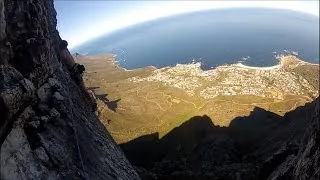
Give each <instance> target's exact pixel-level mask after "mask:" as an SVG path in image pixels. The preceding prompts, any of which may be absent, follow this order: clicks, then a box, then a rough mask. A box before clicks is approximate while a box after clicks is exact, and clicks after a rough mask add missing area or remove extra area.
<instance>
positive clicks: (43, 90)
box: [37, 83, 52, 103]
mask: <svg viewBox="0 0 320 180" xmlns="http://www.w3.org/2000/svg"><path fill="white" fill-rule="evenodd" d="M37 96H38V98H39V101H40V102H42V103H49V102H50V100H51V98H52V91H51V87H50V85H49V84H48V83H46V84H44V85H43V86H41V87H40V88H39V89H38V91H37Z"/></svg>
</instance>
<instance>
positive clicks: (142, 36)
mask: <svg viewBox="0 0 320 180" xmlns="http://www.w3.org/2000/svg"><path fill="white" fill-rule="evenodd" d="M286 50H287V51H295V52H298V53H299V55H298V57H299V58H301V59H304V60H307V61H308V62H312V63H319V17H316V16H312V15H308V14H304V13H299V12H294V11H287V10H274V9H261V8H259V9H256V8H241V9H239V8H237V9H222V10H211V11H204V12H196V13H189V14H183V15H178V16H172V17H167V18H163V19H158V20H154V21H150V22H146V23H142V24H138V25H135V26H131V27H128V28H125V29H122V30H119V31H116V32H113V33H111V34H107V35H105V36H102V37H100V38H97V39H94V40H91V41H88V42H86V43H85V44H83V45H81V46H78V47H76V48H74V49H72V52H73V53H76V52H77V53H80V54H88V55H95V54H105V53H114V54H116V55H117V57H116V59H117V60H118V61H119V64H120V65H121V66H122V67H125V68H127V69H134V68H139V67H145V66H149V65H152V66H156V67H164V66H172V65H175V64H177V63H190V62H191V61H192V60H193V59H195V60H196V61H200V62H202V68H203V69H210V68H212V67H216V66H218V65H224V64H231V63H236V62H238V61H239V60H245V61H244V62H243V63H244V64H247V65H252V66H270V65H275V64H277V63H278V60H276V58H275V57H274V56H275V54H282V53H284V51H286Z"/></svg>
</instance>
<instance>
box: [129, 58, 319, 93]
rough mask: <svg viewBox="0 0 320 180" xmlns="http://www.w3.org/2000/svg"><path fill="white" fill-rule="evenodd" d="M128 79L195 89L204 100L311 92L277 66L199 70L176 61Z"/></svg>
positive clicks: (234, 66) (295, 77)
mask: <svg viewBox="0 0 320 180" xmlns="http://www.w3.org/2000/svg"><path fill="white" fill-rule="evenodd" d="M129 80H130V81H132V82H140V81H152V82H161V83H163V84H165V85H167V86H170V87H176V88H179V89H182V90H184V91H185V92H186V93H187V94H188V95H190V96H193V95H195V93H196V92H197V93H199V94H198V95H199V96H201V97H203V98H205V99H210V98H214V97H216V96H218V95H226V96H232V95H257V96H261V97H270V98H277V99H283V97H284V95H285V94H293V95H303V94H305V92H307V91H310V92H313V91H315V90H314V89H313V88H312V86H310V85H309V83H308V82H307V81H306V80H305V79H304V78H303V77H298V76H297V75H295V74H294V73H293V72H289V71H286V70H285V69H283V68H281V67H279V68H275V69H268V70H264V69H259V68H257V69H249V68H244V67H238V66H236V65H229V66H220V67H217V68H216V69H213V70H208V71H203V70H202V69H201V68H200V63H194V64H185V65H183V64H178V65H176V66H174V67H166V68H161V69H157V70H155V71H154V72H153V74H152V75H150V76H148V77H145V78H139V77H133V78H130V79H129Z"/></svg>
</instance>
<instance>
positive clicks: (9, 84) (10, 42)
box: [0, 0, 139, 180]
mask: <svg viewBox="0 0 320 180" xmlns="http://www.w3.org/2000/svg"><path fill="white" fill-rule="evenodd" d="M55 16H56V12H55V10H54V6H53V1H52V0H45V1H43V0H23V1H18V0H14V1H11V0H0V26H1V27H0V53H1V56H0V140H1V141H0V144H1V152H0V156H1V161H0V165H1V166H0V174H1V179H5V180H6V179H8V180H11V179H130V180H131V179H139V177H138V175H137V173H136V172H135V170H134V169H133V168H132V166H131V165H130V163H129V162H128V161H127V159H126V158H125V156H124V155H123V153H122V151H121V150H120V148H119V147H118V146H117V145H116V143H115V142H114V140H113V139H112V137H111V136H110V135H109V134H108V132H107V131H106V129H105V127H104V126H103V125H102V124H101V123H100V122H99V120H98V119H97V117H96V115H95V114H94V112H92V111H91V108H88V107H90V104H89V103H88V102H87V101H86V100H85V96H84V92H83V91H82V90H81V88H79V86H78V85H77V84H76V83H75V82H74V81H73V80H72V78H71V76H70V74H69V72H68V70H67V69H66V68H65V67H64V65H63V64H61V63H60V62H59V61H60V57H59V52H58V42H59V41H60V37H59V34H58V31H57V30H56V17H55Z"/></svg>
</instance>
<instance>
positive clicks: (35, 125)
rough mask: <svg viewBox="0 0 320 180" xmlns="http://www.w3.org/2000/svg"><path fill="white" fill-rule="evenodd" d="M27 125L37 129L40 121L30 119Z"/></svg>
mask: <svg viewBox="0 0 320 180" xmlns="http://www.w3.org/2000/svg"><path fill="white" fill-rule="evenodd" d="M28 125H29V126H30V127H31V128H33V129H38V128H39V127H40V121H31V122H29V123H28Z"/></svg>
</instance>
